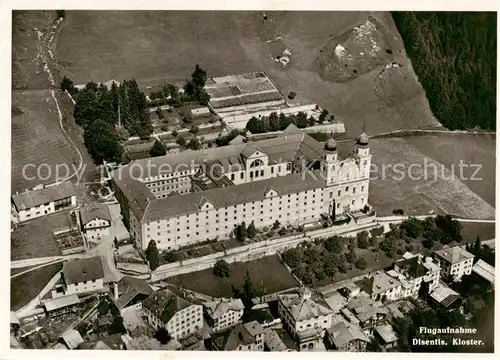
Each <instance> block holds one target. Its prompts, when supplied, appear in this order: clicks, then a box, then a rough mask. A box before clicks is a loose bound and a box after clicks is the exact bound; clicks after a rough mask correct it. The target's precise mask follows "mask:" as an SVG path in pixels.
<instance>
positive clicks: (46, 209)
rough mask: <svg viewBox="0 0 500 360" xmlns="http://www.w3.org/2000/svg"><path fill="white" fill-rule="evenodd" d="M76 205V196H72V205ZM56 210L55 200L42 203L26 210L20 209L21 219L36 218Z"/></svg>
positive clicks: (21, 220)
mask: <svg viewBox="0 0 500 360" xmlns="http://www.w3.org/2000/svg"><path fill="white" fill-rule="evenodd" d="M75 206H76V196H72V197H71V206H70V207H75ZM54 212H55V206H54V202H53V201H52V202H50V203H48V204H47V205H45V204H42V205H39V206H36V207H32V208H29V209H26V210H22V211H19V221H20V222H23V221H27V220H31V219H36V218H39V217H42V216H45V215H49V214H53V213H54Z"/></svg>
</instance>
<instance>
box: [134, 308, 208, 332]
mask: <svg viewBox="0 0 500 360" xmlns="http://www.w3.org/2000/svg"><path fill="white" fill-rule="evenodd" d="M143 310H144V314H145V315H146V317H147V319H148V322H149V324H150V325H151V326H153V328H155V329H158V328H159V327H164V328H165V329H166V330H167V331H168V333H169V334H170V336H171V337H172V338H174V339H176V340H179V339H182V338H185V337H186V336H188V335H189V334H192V333H194V332H196V331H197V330H199V329H201V328H202V327H203V307H202V306H201V305H191V306H189V307H187V308H185V309H183V310H181V311H178V312H177V313H175V315H174V316H173V317H172V318H171V319H170V320H169V321H168V323H166V324H164V323H163V322H162V321H161V320H160V319H159V318H157V317H156V316H155V315H154V314H153V313H151V311H149V310H148V309H147V308H143ZM183 322H184V323H183Z"/></svg>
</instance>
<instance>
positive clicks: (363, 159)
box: [357, 132, 372, 178]
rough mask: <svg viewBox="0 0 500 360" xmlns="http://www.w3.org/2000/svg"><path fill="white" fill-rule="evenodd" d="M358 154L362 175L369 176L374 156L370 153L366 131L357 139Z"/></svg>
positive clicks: (363, 176)
mask: <svg viewBox="0 0 500 360" xmlns="http://www.w3.org/2000/svg"><path fill="white" fill-rule="evenodd" d="M357 155H358V158H359V171H360V177H361V178H369V177H370V165H371V160H372V156H371V155H370V147H369V145H368V135H366V134H365V133H364V132H363V133H362V134H361V135H360V136H359V138H358V140H357Z"/></svg>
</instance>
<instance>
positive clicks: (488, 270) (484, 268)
mask: <svg viewBox="0 0 500 360" xmlns="http://www.w3.org/2000/svg"><path fill="white" fill-rule="evenodd" d="M472 271H473V272H475V273H476V274H478V275H479V276H481V277H482V278H483V279H486V280H488V281H489V282H490V283H492V284H495V268H494V267H493V266H491V265H490V264H488V263H487V262H486V261H483V260H481V259H479V260H478V262H477V263H476V264H474V266H473V267H472Z"/></svg>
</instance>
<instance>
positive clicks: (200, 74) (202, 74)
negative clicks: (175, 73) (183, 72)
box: [191, 64, 207, 89]
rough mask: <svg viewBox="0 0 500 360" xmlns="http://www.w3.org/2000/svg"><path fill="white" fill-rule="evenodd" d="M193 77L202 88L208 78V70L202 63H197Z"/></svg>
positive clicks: (198, 86)
mask: <svg viewBox="0 0 500 360" xmlns="http://www.w3.org/2000/svg"><path fill="white" fill-rule="evenodd" d="M191 79H192V81H193V84H194V86H195V87H196V88H199V89H202V88H203V87H204V86H205V82H206V80H207V72H206V71H205V70H203V69H202V68H201V67H200V65H198V64H196V66H195V68H194V71H193V73H192V74H191Z"/></svg>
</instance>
